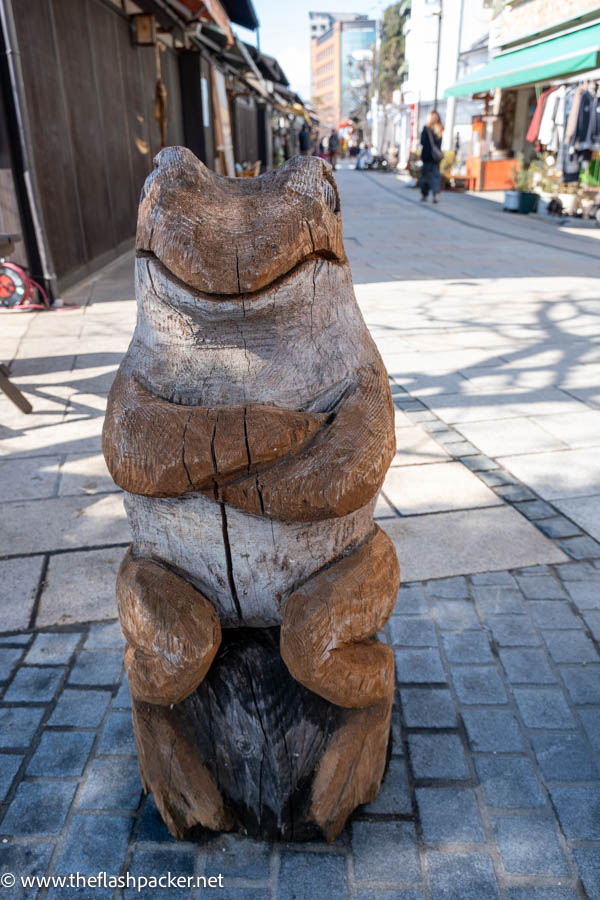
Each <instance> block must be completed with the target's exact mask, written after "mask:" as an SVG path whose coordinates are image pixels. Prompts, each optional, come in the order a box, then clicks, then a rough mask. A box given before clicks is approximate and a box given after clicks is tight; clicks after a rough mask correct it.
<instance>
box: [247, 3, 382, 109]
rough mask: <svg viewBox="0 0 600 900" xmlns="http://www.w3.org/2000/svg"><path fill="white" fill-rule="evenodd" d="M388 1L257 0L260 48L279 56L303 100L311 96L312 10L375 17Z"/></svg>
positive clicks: (251, 37)
mask: <svg viewBox="0 0 600 900" xmlns="http://www.w3.org/2000/svg"><path fill="white" fill-rule="evenodd" d="M389 3H390V0H385V2H384V0H379V2H377V0H314V2H310V0H254V8H255V10H256V15H257V16H258V19H259V21H260V49H261V50H262V51H263V52H264V53H268V54H269V56H275V57H276V58H277V60H278V62H279V65H280V66H281V68H282V69H283V71H284V72H285V74H286V75H287V77H288V79H289V82H290V84H291V86H292V89H293V90H294V91H296V93H298V94H300V96H301V97H302V98H303V99H304V100H310V38H309V30H308V13H309V11H310V10H316V11H319V12H320V11H326V12H355V13H365V14H366V15H370V16H372V17H375V16H376V15H377V12H378V11H379V13H380V14H381V11H382V10H383V9H384V8H385V7H386V6H388V5H389ZM234 30H235V31H236V33H237V34H238V35H239V36H240V37H241V38H242V40H244V41H247V42H248V43H249V44H254V43H255V37H254V35H253V33H252V32H250V31H246V29H244V28H239V27H237V26H235V28H234Z"/></svg>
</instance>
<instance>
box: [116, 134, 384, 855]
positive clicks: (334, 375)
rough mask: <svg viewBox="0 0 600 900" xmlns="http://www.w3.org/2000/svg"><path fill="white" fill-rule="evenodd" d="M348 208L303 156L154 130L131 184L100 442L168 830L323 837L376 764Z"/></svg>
mask: <svg viewBox="0 0 600 900" xmlns="http://www.w3.org/2000/svg"><path fill="white" fill-rule="evenodd" d="M341 227H342V226H341V215H340V210H339V198H338V195H337V189H336V187H335V183H334V181H333V177H332V174H331V171H330V169H329V167H328V166H327V165H325V164H324V163H322V162H321V161H320V160H317V159H296V160H292V161H290V162H289V163H287V164H286V165H285V166H283V167H282V168H281V169H279V170H278V171H277V172H275V173H270V174H268V175H266V176H262V177H259V178H255V179H237V180H235V179H226V178H222V177H220V176H215V175H214V174H213V173H211V172H209V171H208V170H207V169H205V168H204V166H202V164H201V163H199V162H198V161H197V160H196V159H195V158H194V157H193V155H192V154H191V153H190V152H189V151H187V150H185V149H182V148H169V149H168V150H165V151H163V152H161V153H160V154H159V156H158V157H157V159H156V168H155V170H154V172H153V174H152V175H151V176H150V177H149V179H148V180H147V183H146V186H145V188H144V192H143V195H142V200H141V204H140V215H139V221H138V238H137V245H138V258H137V260H136V293H137V297H138V321H137V325H136V330H135V333H134V336H133V339H132V342H131V345H130V347H129V350H128V351H127V354H126V355H125V357H124V359H123V362H122V364H121V366H120V369H119V372H118V375H117V378H116V380H115V383H114V385H113V388H112V391H111V395H110V398H109V404H108V411H107V417H106V422H105V427H104V433H103V447H104V452H105V456H106V459H107V463H108V466H109V469H110V471H111V473H112V475H113V478H114V479H115V481H116V482H117V484H119V485H120V486H122V487H123V488H124V490H125V491H126V496H125V507H126V511H127V516H128V519H129V522H130V525H131V529H132V533H133V544H132V549H131V552H130V553H129V554H128V555H127V557H126V560H125V561H124V563H123V566H122V569H121V572H120V575H119V581H118V588H117V590H118V597H119V615H120V619H121V623H122V627H123V631H124V633H125V635H126V638H127V642H128V648H127V652H126V665H127V668H128V673H129V678H130V683H131V689H132V696H133V698H134V725H135V732H136V740H137V744H138V749H139V759H140V771H141V773H142V779H143V783H144V787H145V788H146V789H147V790H151V791H152V792H153V793H154V795H155V798H156V802H157V805H158V808H159V810H160V812H161V814H162V816H163V818H164V820H165V822H166V823H167V826H168V827H169V829H170V831H171V833H172V834H173V835H175V836H176V837H182V836H185V835H189V834H190V833H191V834H194V831H193V829H194V828H197V827H203V828H212V829H223V830H229V829H234V830H237V831H241V832H242V833H245V834H253V835H255V836H257V837H263V838H269V839H283V840H290V839H303V840H304V839H309V838H312V837H315V836H318V835H325V837H326V838H327V839H328V840H334V839H335V838H336V836H337V835H338V834H339V833H340V831H341V829H342V828H343V826H344V823H345V821H346V819H347V817H348V815H350V814H351V812H352V810H353V809H354V808H355V807H356V806H357V805H358V804H360V803H364V802H368V801H370V800H373V799H374V798H375V796H376V794H377V790H378V787H379V784H380V780H381V777H382V774H383V770H384V766H385V761H386V753H387V749H388V743H389V728H390V711H391V704H392V695H393V682H394V665H393V654H392V651H391V649H390V648H389V647H388V646H387V645H385V644H382V643H380V642H379V641H378V640H377V639H376V634H377V632H378V631H379V630H380V629H381V628H382V626H383V625H384V623H385V622H386V621H387V619H388V617H389V615H390V613H391V610H392V607H393V604H394V601H395V597H396V592H397V587H398V581H399V569H398V563H397V560H396V556H395V553H394V550H393V547H392V545H391V543H390V541H389V540H388V539H387V537H386V536H385V535H384V534H383V533H382V532H381V531H380V530H379V529H378V528H376V527H375V526H374V524H373V509H374V506H375V502H376V498H377V493H378V491H379V489H380V486H381V484H382V482H383V479H384V476H385V472H386V470H387V468H388V465H389V464H390V461H391V459H392V457H393V454H394V451H395V435H394V413H393V404H392V399H391V394H390V389H389V384H388V379H387V375H386V372H385V369H384V367H383V363H382V361H381V358H380V356H379V354H378V352H377V349H376V347H375V344H374V343H373V341H372V339H371V337H370V335H369V333H368V331H367V329H366V327H365V324H364V321H363V319H362V316H361V314H360V311H359V309H358V306H357V303H356V299H355V297H354V291H353V287H352V278H351V274H350V270H349V266H348V263H347V260H346V257H345V254H344V249H343V244H342V237H341V234H342V232H341Z"/></svg>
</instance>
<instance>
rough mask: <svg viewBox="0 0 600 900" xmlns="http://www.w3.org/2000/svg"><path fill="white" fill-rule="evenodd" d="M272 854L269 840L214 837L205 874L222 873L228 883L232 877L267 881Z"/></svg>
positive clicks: (228, 835) (208, 844)
mask: <svg viewBox="0 0 600 900" xmlns="http://www.w3.org/2000/svg"><path fill="white" fill-rule="evenodd" d="M151 852H152V853H154V852H156V851H155V850H152V851H151ZM158 852H159V854H161V855H163V856H166V857H167V858H168V857H170V856H172V853H169V852H165V851H160V850H159V851H158ZM177 855H179V854H177ZM271 855H272V846H271V844H269V843H268V842H267V841H255V840H252V839H251V838H248V837H238V835H235V834H219V835H211V836H209V838H208V841H207V844H206V864H205V867H204V873H203V874H204V875H206V877H207V878H210V877H211V876H218V875H219V874H222V875H223V876H224V882H225V884H227V882H228V881H229V880H230V879H231V878H247V879H252V880H265V881H266V880H267V879H268V878H269V875H270V865H271ZM218 895H219V894H218Z"/></svg>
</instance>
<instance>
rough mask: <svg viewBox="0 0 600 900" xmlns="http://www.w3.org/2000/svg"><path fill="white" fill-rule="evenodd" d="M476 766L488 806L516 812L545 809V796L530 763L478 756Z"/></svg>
mask: <svg viewBox="0 0 600 900" xmlns="http://www.w3.org/2000/svg"><path fill="white" fill-rule="evenodd" d="M475 766H476V769H477V774H478V775H479V779H480V783H481V788H482V790H483V795H484V797H485V802H486V803H487V804H488V806H492V807H496V808H498V809H519V808H525V807H528V808H535V807H543V806H545V805H546V800H545V797H544V793H543V791H542V788H541V786H540V783H539V781H538V779H537V776H536V774H535V769H534V767H533V764H532V763H531V761H530V760H529V759H524V758H522V757H514V756H477V757H476V758H475Z"/></svg>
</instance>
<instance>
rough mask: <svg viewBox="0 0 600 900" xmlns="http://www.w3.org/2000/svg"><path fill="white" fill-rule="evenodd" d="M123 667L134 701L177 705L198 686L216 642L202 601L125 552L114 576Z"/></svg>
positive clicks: (213, 618) (211, 615) (216, 631)
mask: <svg viewBox="0 0 600 900" xmlns="http://www.w3.org/2000/svg"><path fill="white" fill-rule="evenodd" d="M117 603H118V607H119V620H120V623H121V630H122V631H123V635H124V636H125V639H126V641H127V644H128V647H127V650H126V652H125V668H126V671H127V680H128V682H129V688H130V690H131V694H132V696H133V697H135V698H136V700H145V701H146V702H148V703H157V704H161V705H168V704H171V703H180V702H181V701H182V700H184V699H185V698H186V697H187V696H188V694H191V692H192V691H193V690H194V689H195V688H197V687H198V685H199V684H200V682H201V681H202V679H203V678H204V676H205V675H206V673H207V672H208V670H209V668H210V665H211V663H212V661H213V659H214V658H215V654H216V652H217V650H218V649H219V644H220V643H221V625H220V623H219V619H218V617H217V614H216V612H215V610H214V607H213V606H212V605H211V603H209V601H208V600H207V599H206V597H203V596H202V594H201V593H199V591H197V590H196V589H195V588H193V587H192V585H191V584H189V583H188V582H187V581H185V580H184V579H183V578H180V577H178V576H177V575H175V574H174V573H173V572H170V571H169V570H168V569H166V568H165V567H164V566H161V565H159V564H158V563H156V562H153V561H152V560H149V559H134V558H133V556H132V554H131V551H130V550H129V551H128V552H127V554H126V556H125V559H124V560H123V562H122V564H121V568H120V569H119V574H118V577H117Z"/></svg>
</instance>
